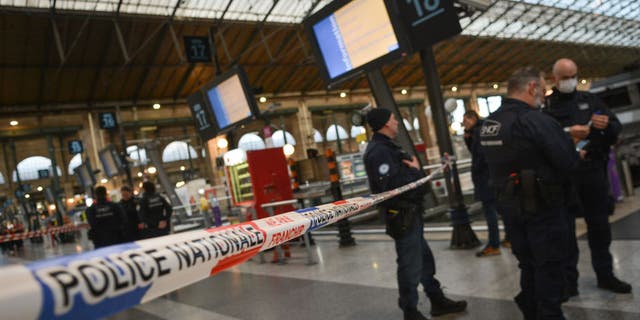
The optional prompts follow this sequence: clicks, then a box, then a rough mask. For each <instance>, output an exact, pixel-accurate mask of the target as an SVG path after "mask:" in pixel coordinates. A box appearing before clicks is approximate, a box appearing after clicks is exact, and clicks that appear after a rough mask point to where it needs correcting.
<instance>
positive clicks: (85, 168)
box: [73, 161, 96, 189]
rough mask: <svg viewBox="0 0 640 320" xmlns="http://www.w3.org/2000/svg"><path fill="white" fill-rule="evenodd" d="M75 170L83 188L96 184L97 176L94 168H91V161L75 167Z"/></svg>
mask: <svg viewBox="0 0 640 320" xmlns="http://www.w3.org/2000/svg"><path fill="white" fill-rule="evenodd" d="M73 172H74V173H75V175H76V178H77V179H78V183H79V184H80V185H81V186H82V187H83V188H85V189H86V188H93V186H94V185H95V184H96V178H95V175H94V174H93V169H92V168H91V164H90V163H89V161H84V162H83V163H82V164H81V165H79V166H77V167H75V168H74V169H73Z"/></svg>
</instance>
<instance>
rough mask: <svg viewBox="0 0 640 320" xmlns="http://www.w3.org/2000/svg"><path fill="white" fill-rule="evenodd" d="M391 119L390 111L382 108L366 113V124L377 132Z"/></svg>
mask: <svg viewBox="0 0 640 320" xmlns="http://www.w3.org/2000/svg"><path fill="white" fill-rule="evenodd" d="M389 118H391V111H389V110H388V109H383V108H375V109H371V111H369V112H368V113H367V123H368V124H369V126H370V127H371V129H372V130H373V131H378V130H380V129H381V128H382V127H384V125H385V124H386V123H387V122H388V121H389Z"/></svg>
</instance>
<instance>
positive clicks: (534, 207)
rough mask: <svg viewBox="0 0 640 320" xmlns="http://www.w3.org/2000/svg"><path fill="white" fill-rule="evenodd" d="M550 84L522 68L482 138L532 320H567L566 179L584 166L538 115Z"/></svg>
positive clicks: (519, 300) (523, 306)
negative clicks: (578, 166)
mask: <svg viewBox="0 0 640 320" xmlns="http://www.w3.org/2000/svg"><path fill="white" fill-rule="evenodd" d="M545 85H546V84H545V80H544V78H543V74H542V73H541V72H540V71H539V70H537V69H535V68H523V69H519V70H517V71H516V72H515V73H514V74H513V75H512V76H511V77H510V78H509V84H508V89H507V94H508V97H507V98H505V99H504V100H503V101H502V106H500V108H499V109H498V110H496V112H494V113H493V114H491V116H489V117H488V118H487V119H486V120H485V121H484V123H483V125H482V128H481V132H480V143H481V145H482V151H483V153H484V155H485V159H486V161H487V164H488V166H489V174H490V184H491V185H492V186H494V188H495V190H496V191H497V197H498V210H499V211H500V212H501V213H502V217H503V220H504V224H505V228H506V230H507V233H508V234H509V237H510V238H511V248H512V250H513V254H514V255H515V256H516V258H517V259H518V262H519V264H518V266H519V267H520V269H521V273H520V287H521V291H520V293H519V294H518V295H517V296H516V297H515V301H516V304H517V305H518V307H519V308H520V310H521V311H522V313H523V315H524V318H525V319H526V320H529V319H564V316H563V314H562V309H561V308H560V306H561V300H562V293H563V289H564V274H563V262H564V255H565V253H566V247H567V242H568V227H567V222H566V219H565V216H566V210H565V205H566V203H565V201H566V200H565V199H566V195H565V191H564V190H565V188H566V185H567V184H568V176H566V174H565V173H566V172H567V171H569V170H570V169H572V168H573V167H574V166H575V165H576V163H577V160H578V155H577V153H576V152H575V150H574V148H573V146H572V145H571V141H569V139H568V138H567V137H566V135H565V134H564V133H563V131H562V128H561V127H560V125H559V124H558V122H556V121H555V120H553V119H552V118H551V117H549V116H547V115H545V114H543V113H541V112H538V111H537V110H536V108H537V107H538V106H539V105H541V104H542V102H543V101H544V94H545V90H546V89H545Z"/></svg>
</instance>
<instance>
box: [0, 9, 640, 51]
mask: <svg viewBox="0 0 640 320" xmlns="http://www.w3.org/2000/svg"><path fill="white" fill-rule="evenodd" d="M329 2H331V1H330V0H286V1H285V0H235V1H234V0H122V1H119V0H57V1H52V0H0V6H3V7H18V8H40V9H51V6H53V5H55V9H56V10H58V11H60V10H71V11H98V12H111V13H116V12H120V13H124V14H139V15H157V16H167V17H170V16H174V17H175V18H176V19H192V18H198V19H216V20H235V21H254V22H262V21H265V22H271V23H274V22H275V23H287V24H291V23H292V24H295V23H300V22H302V20H303V19H304V17H306V16H307V15H309V14H311V13H314V12H316V11H318V10H319V9H321V8H322V7H324V6H325V5H327V4H328V3H329ZM488 2H490V3H491V4H490V6H489V8H488V9H487V10H486V11H484V12H480V11H477V12H475V13H472V14H470V15H468V16H467V17H464V18H462V19H461V20H460V23H461V25H462V27H463V34H466V35H471V36H481V37H497V38H506V39H528V40H541V41H557V42H573V43H586V44H594V45H604V46H624V47H640V1H637V0H488Z"/></svg>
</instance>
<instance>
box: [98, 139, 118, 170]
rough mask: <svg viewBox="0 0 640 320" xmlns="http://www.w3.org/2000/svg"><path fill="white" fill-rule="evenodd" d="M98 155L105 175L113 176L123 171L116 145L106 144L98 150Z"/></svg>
mask: <svg viewBox="0 0 640 320" xmlns="http://www.w3.org/2000/svg"><path fill="white" fill-rule="evenodd" d="M98 157H99V158H100V163H102V168H103V169H104V174H105V175H106V176H107V177H109V178H111V177H114V176H116V175H118V174H120V173H121V172H123V171H124V167H123V165H122V160H121V159H120V154H119V153H118V149H117V148H116V146H114V145H108V146H107V147H106V148H104V149H102V150H100V152H99V153H98Z"/></svg>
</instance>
